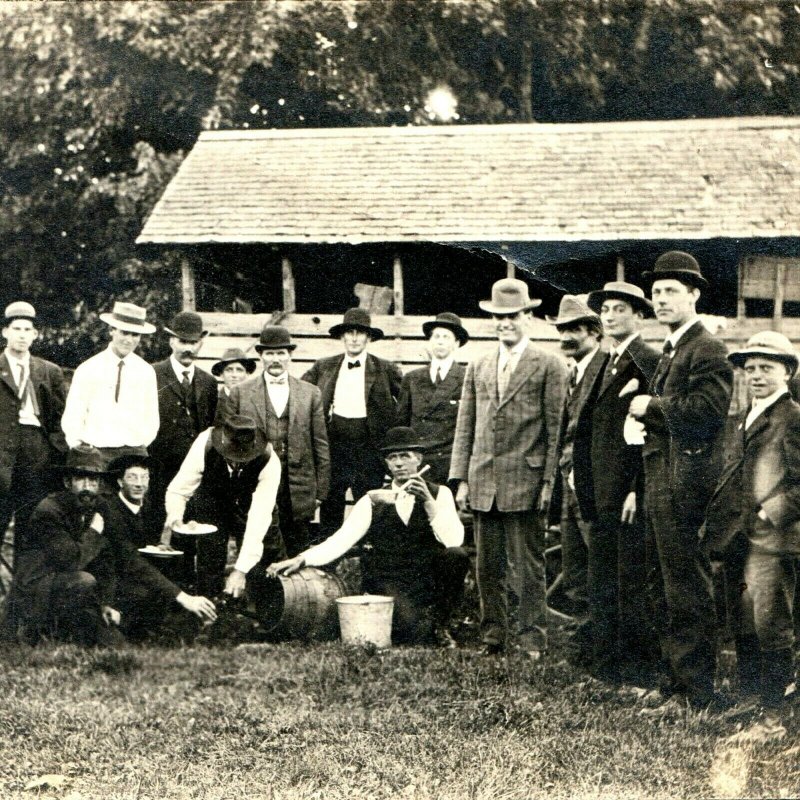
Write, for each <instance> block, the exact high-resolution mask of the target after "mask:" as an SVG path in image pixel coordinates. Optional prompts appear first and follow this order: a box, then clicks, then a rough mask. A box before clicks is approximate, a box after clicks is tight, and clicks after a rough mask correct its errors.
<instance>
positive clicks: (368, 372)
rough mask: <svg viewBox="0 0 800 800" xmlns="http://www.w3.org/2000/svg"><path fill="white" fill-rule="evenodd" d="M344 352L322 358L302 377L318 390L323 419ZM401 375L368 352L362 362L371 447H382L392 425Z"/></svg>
mask: <svg viewBox="0 0 800 800" xmlns="http://www.w3.org/2000/svg"><path fill="white" fill-rule="evenodd" d="M342 361H344V353H342V354H340V355H338V356H329V357H328V358H321V359H319V361H316V362H314V364H313V366H312V367H311V369H310V370H309V371H308V372H306V374H305V375H303V380H304V381H307V382H308V383H313V384H314V386H317V387H319V390H320V392H321V393H322V407H323V410H324V412H325V419H329V418H330V413H331V405H332V404H333V393H334V391H335V389H336V379H337V378H338V377H339V368H340V367H341V366H342ZM402 380H403V375H402V373H401V372H400V370H399V368H398V367H397V365H395V364H393V363H392V362H391V361H386V360H385V359H383V358H378V357H377V356H374V355H372V353H367V357H366V361H365V363H364V393H365V395H366V398H365V399H366V404H367V428H368V429H369V435H370V440H371V443H372V445H373V446H374V447H380V446H381V445H382V444H383V440H384V437H385V436H386V431H388V430H389V428H390V427H391V426H392V422H393V421H394V415H395V401H396V399H397V396H398V395H399V394H400V383H401V382H402Z"/></svg>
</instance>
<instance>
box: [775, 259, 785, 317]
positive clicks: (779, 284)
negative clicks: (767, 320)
mask: <svg viewBox="0 0 800 800" xmlns="http://www.w3.org/2000/svg"><path fill="white" fill-rule="evenodd" d="M785 292H786V264H785V263H784V262H783V261H779V262H778V263H777V264H776V265H775V308H774V309H773V312H772V327H773V328H775V330H776V331H779V330H780V329H781V328H782V327H783V296H784V294H785Z"/></svg>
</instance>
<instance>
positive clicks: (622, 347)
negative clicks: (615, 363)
mask: <svg viewBox="0 0 800 800" xmlns="http://www.w3.org/2000/svg"><path fill="white" fill-rule="evenodd" d="M637 336H639V331H636V333H632V334H631V335H630V336H629V337H628V338H627V339H623V340H622V341H621V342H620V343H619V344H617V345H614V347H612V348H611V353H612V355H614V356H621V355H622V354H623V353H624V352H625V351H626V350H627V349H628V347H629V345H630V343H631V342H632V341H633V340H634V339H635V338H636V337H637Z"/></svg>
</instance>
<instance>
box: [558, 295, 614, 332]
mask: <svg viewBox="0 0 800 800" xmlns="http://www.w3.org/2000/svg"><path fill="white" fill-rule="evenodd" d="M547 321H548V322H549V323H550V324H551V325H555V326H556V328H561V327H563V326H565V325H572V324H574V323H576V322H589V321H594V322H597V323H600V317H598V316H597V314H595V313H594V311H592V309H591V308H589V306H587V305H586V303H585V302H584V301H583V300H581V298H580V297H578V296H577V295H574V294H565V295H564V296H563V297H562V298H561V303H560V304H559V306H558V316H557V317H551V316H548V317H547ZM600 324H601V326H602V323H600Z"/></svg>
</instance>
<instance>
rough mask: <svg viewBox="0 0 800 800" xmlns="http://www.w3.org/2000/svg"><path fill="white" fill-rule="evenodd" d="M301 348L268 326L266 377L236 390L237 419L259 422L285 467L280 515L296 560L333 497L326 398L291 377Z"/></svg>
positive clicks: (263, 342)
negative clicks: (315, 520)
mask: <svg viewBox="0 0 800 800" xmlns="http://www.w3.org/2000/svg"><path fill="white" fill-rule="evenodd" d="M295 347H296V345H295V344H294V343H293V342H292V340H291V337H290V336H289V331H288V330H287V329H286V328H284V327H283V326H281V325H265V326H264V328H263V330H262V331H261V337H260V339H259V341H258V344H256V351H257V352H258V353H259V355H260V356H261V361H262V363H263V365H264V372H263V374H262V375H259V376H258V377H257V378H253V379H251V380H248V381H245V382H244V383H242V384H240V385H239V386H237V387H235V388H234V390H233V392H232V393H231V396H230V399H229V400H228V404H227V408H228V411H229V412H230V413H231V414H245V415H247V416H250V417H253V419H255V420H256V423H257V424H258V426H259V428H260V429H261V431H262V432H263V433H264V434H265V435H266V437H267V439H268V441H269V442H270V444H271V445H272V448H273V450H275V452H276V453H277V454H278V458H279V459H280V462H281V486H280V489H279V490H278V516H279V518H280V527H281V535H282V537H283V543H284V545H285V546H286V552H287V553H288V554H289V555H290V556H294V555H297V554H298V553H299V552H300V551H301V550H305V549H306V547H308V538H309V522H310V521H311V520H312V519H313V517H314V513H315V512H316V510H317V506H318V505H319V504H320V503H321V502H322V501H323V500H324V499H325V497H326V496H327V494H328V485H329V483H330V451H329V448H328V432H327V429H326V426H325V414H324V412H323V410H322V396H321V394H320V391H319V389H318V388H317V387H316V386H312V385H311V384H308V383H306V382H305V381H300V380H297V378H294V377H292V376H291V375H289V371H288V370H289V364H290V363H291V360H292V351H293V350H294V349H295Z"/></svg>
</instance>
